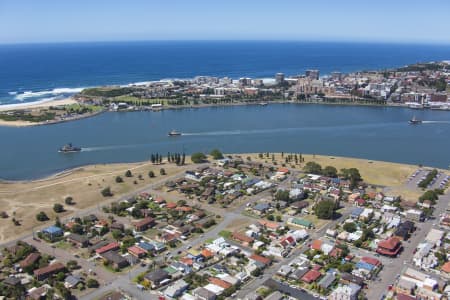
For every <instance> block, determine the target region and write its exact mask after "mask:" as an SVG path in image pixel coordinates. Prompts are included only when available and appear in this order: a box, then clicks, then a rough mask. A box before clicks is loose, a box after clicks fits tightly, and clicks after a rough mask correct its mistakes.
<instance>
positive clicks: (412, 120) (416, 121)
mask: <svg viewBox="0 0 450 300" xmlns="http://www.w3.org/2000/svg"><path fill="white" fill-rule="evenodd" d="M408 123H409V124H411V125H419V124H422V120H418V119H416V116H414V117H413V118H412V119H411V120H409V121H408Z"/></svg>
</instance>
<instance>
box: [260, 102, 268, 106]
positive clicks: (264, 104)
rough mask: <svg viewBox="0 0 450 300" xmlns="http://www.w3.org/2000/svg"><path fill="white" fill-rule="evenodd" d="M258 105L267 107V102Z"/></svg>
mask: <svg viewBox="0 0 450 300" xmlns="http://www.w3.org/2000/svg"><path fill="white" fill-rule="evenodd" d="M259 105H261V106H267V102H261V103H259Z"/></svg>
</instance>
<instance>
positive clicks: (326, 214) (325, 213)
mask: <svg viewBox="0 0 450 300" xmlns="http://www.w3.org/2000/svg"><path fill="white" fill-rule="evenodd" d="M334 209H335V203H334V201H331V200H325V201H320V202H319V203H317V204H316V206H315V208H314V212H315V214H316V216H317V217H318V218H319V219H331V218H333V215H334Z"/></svg>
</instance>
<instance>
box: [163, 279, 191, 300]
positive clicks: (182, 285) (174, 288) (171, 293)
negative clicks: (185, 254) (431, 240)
mask: <svg viewBox="0 0 450 300" xmlns="http://www.w3.org/2000/svg"><path fill="white" fill-rule="evenodd" d="M188 287H189V284H188V283H187V282H186V281H184V280H183V279H180V280H178V281H176V282H175V283H173V284H171V285H170V286H169V287H167V289H166V290H165V291H164V295H166V296H167V297H170V298H177V297H179V296H181V295H182V294H183V293H184V291H186V290H187V288H188Z"/></svg>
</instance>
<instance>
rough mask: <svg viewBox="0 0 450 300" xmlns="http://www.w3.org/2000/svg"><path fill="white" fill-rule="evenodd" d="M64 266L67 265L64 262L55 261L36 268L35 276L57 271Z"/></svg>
mask: <svg viewBox="0 0 450 300" xmlns="http://www.w3.org/2000/svg"><path fill="white" fill-rule="evenodd" d="M64 268H65V267H64V265H63V264H62V263H60V262H56V263H53V264H51V265H48V266H46V267H43V268H40V269H37V270H34V276H39V275H44V274H49V273H53V272H56V271H60V270H63V269H64Z"/></svg>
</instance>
